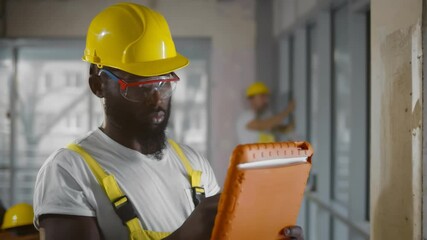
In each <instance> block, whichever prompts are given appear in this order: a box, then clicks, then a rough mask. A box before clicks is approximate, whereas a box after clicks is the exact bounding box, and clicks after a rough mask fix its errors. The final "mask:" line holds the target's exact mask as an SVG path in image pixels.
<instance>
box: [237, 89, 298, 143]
mask: <svg viewBox="0 0 427 240" xmlns="http://www.w3.org/2000/svg"><path fill="white" fill-rule="evenodd" d="M269 94H270V90H269V89H268V87H267V86H266V85H265V84H264V83H262V82H254V83H252V84H251V85H250V86H249V87H248V88H247V89H246V97H247V100H248V103H249V107H250V110H247V111H245V112H244V113H243V114H241V116H240V117H239V119H238V121H237V126H236V129H237V136H238V140H239V143H241V144H244V143H263V142H274V141H275V136H274V134H275V133H280V134H285V133H288V132H290V131H292V130H293V129H294V126H295V124H294V122H293V120H291V121H290V123H289V124H286V125H285V124H283V121H284V120H285V119H286V118H287V117H289V116H290V114H291V113H292V112H293V111H294V109H295V102H294V101H293V100H292V101H291V102H290V103H289V104H288V106H287V107H286V108H285V109H284V110H283V111H281V112H279V113H277V114H275V115H273V114H271V112H270V111H269V110H268V105H269V101H270V99H269V98H270V96H269Z"/></svg>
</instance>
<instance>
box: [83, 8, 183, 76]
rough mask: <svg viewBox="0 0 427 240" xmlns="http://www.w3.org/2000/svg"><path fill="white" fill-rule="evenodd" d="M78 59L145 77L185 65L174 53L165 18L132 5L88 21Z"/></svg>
mask: <svg viewBox="0 0 427 240" xmlns="http://www.w3.org/2000/svg"><path fill="white" fill-rule="evenodd" d="M82 59H83V61H86V62H89V63H93V64H96V65H98V66H99V67H102V66H108V67H113V68H117V69H120V70H123V71H126V72H129V73H132V74H135V75H138V76H147V77H148V76H158V75H163V74H166V73H170V72H173V71H175V70H178V69H180V68H183V67H185V66H187V65H188V63H189V60H188V59H187V58H186V57H184V56H182V55H180V54H179V53H177V52H176V50H175V44H174V42H173V40H172V36H171V33H170V31H169V26H168V23H167V22H166V20H165V18H164V17H163V16H162V15H161V14H160V13H158V12H156V11H154V10H152V9H150V8H147V7H145V6H141V5H138V4H134V3H119V4H116V5H112V6H110V7H108V8H106V9H104V10H103V11H102V12H100V13H99V14H98V15H97V16H96V17H95V18H94V19H93V20H92V22H91V23H90V26H89V29H88V32H87V36H86V49H85V51H84V55H83V58H82Z"/></svg>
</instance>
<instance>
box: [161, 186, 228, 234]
mask: <svg viewBox="0 0 427 240" xmlns="http://www.w3.org/2000/svg"><path fill="white" fill-rule="evenodd" d="M220 196H221V195H220V194H217V195H215V196H212V197H208V198H206V199H204V200H203V201H202V202H201V203H200V204H199V205H198V206H197V207H196V208H195V209H194V211H193V213H191V215H190V216H189V217H188V218H187V220H185V222H184V223H183V224H182V226H181V227H180V228H179V229H178V230H176V231H175V232H173V233H172V234H171V235H170V236H169V237H167V238H165V239H164V240H181V239H182V240H184V239H185V240H209V239H210V238H211V234H212V230H213V225H214V223H215V217H216V213H217V208H218V202H219V198H220Z"/></svg>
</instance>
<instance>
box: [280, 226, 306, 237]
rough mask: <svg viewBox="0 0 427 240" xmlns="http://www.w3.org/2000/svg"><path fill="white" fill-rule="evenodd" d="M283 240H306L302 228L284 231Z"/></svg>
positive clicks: (285, 229) (287, 228) (293, 227)
mask: <svg viewBox="0 0 427 240" xmlns="http://www.w3.org/2000/svg"><path fill="white" fill-rule="evenodd" d="M283 237H284V238H283V240H304V236H303V233H302V228H301V227H300V226H290V227H286V228H284V229H283Z"/></svg>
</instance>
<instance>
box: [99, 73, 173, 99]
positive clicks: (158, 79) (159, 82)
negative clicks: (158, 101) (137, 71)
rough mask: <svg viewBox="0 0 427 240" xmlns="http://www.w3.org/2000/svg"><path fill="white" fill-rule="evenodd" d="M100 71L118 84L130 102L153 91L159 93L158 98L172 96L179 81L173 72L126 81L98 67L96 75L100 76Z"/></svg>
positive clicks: (142, 97)
mask: <svg viewBox="0 0 427 240" xmlns="http://www.w3.org/2000/svg"><path fill="white" fill-rule="evenodd" d="M102 73H105V74H106V75H107V76H108V77H109V78H110V79H112V80H113V81H115V82H117V83H118V84H119V85H120V93H121V94H122V96H123V97H124V98H126V99H127V100H129V101H132V102H142V101H146V100H147V97H151V95H152V94H153V93H154V92H155V91H157V92H158V93H159V96H160V98H162V99H166V98H169V97H170V96H172V93H173V91H174V90H175V87H176V84H177V82H178V81H179V77H178V76H177V75H176V74H175V73H173V72H172V73H168V74H165V75H161V76H155V77H147V78H143V79H141V80H140V81H136V82H126V81H125V80H123V79H120V78H119V77H117V76H116V75H114V74H113V73H112V72H110V71H108V70H107V69H100V70H99V72H98V76H101V74H102Z"/></svg>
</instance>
